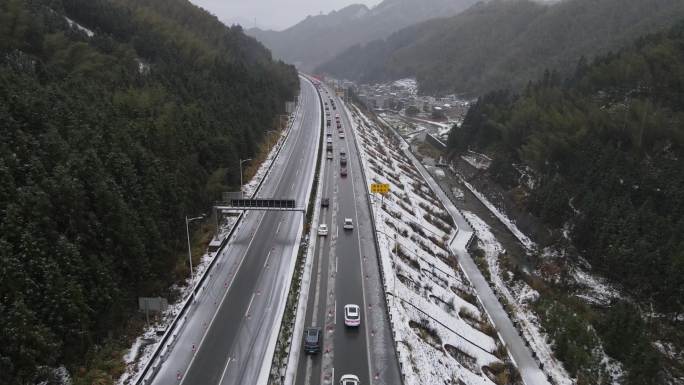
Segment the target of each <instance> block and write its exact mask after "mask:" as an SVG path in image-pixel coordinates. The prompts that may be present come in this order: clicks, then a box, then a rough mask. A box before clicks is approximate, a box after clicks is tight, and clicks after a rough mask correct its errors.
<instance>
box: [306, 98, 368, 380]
mask: <svg viewBox="0 0 684 385" xmlns="http://www.w3.org/2000/svg"><path fill="white" fill-rule="evenodd" d="M317 88H319V87H317ZM320 89H321V88H319V90H320ZM322 89H323V90H324V91H325V92H326V93H327V92H328V91H327V90H326V89H325V88H322ZM324 108H325V120H326V125H325V128H326V135H325V137H326V159H328V160H333V158H334V156H333V151H334V148H333V143H334V142H333V134H332V117H331V113H330V109H331V108H332V110H333V111H335V110H337V106H336V105H335V100H334V99H333V98H332V97H329V98H328V101H326V102H325V104H324ZM335 126H336V128H337V134H338V137H339V138H340V139H344V138H345V135H344V129H343V127H342V121H341V120H340V114H339V113H335ZM339 158H340V176H341V177H346V176H347V153H346V151H345V150H344V149H341V150H340V152H339ZM329 206H330V198H328V197H323V198H322V199H321V207H323V208H328V207H329ZM342 228H343V229H344V230H345V231H353V230H354V222H353V220H352V218H344V221H343V224H342ZM328 233H329V229H328V225H327V224H326V223H320V224H319V225H318V235H319V236H321V237H325V236H327V235H328ZM343 311H344V325H345V327H349V328H358V327H359V326H360V325H361V308H360V307H359V306H358V305H356V304H346V305H344V308H343ZM321 346H323V332H322V330H321V328H320V327H316V326H313V327H309V328H307V329H306V330H305V331H304V351H305V352H306V353H308V354H318V353H320V351H321ZM339 384H340V385H360V384H361V381H360V380H359V377H358V376H356V375H353V374H345V375H343V376H341V377H340V382H339Z"/></svg>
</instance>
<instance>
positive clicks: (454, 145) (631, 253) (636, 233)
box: [448, 23, 684, 384]
mask: <svg viewBox="0 0 684 385" xmlns="http://www.w3.org/2000/svg"><path fill="white" fill-rule="evenodd" d="M682 57H684V23H682V24H678V25H677V26H675V27H674V28H672V29H670V30H668V31H666V32H662V33H659V34H655V35H650V36H647V37H643V38H640V39H639V40H637V41H636V43H635V44H633V45H631V46H629V47H628V48H625V49H624V50H623V51H620V52H619V53H615V54H611V55H608V56H605V57H601V58H598V59H596V60H595V61H594V63H592V64H587V63H586V61H585V60H580V63H579V65H578V67H577V71H576V73H575V75H574V76H572V77H571V78H569V79H568V80H567V81H565V82H561V81H559V80H558V76H557V75H554V74H553V73H551V72H547V73H546V74H545V75H544V77H543V78H541V79H540V80H539V81H538V82H536V83H531V84H529V85H528V86H527V87H526V88H525V90H524V91H523V92H521V94H520V95H517V96H511V94H510V93H507V92H494V93H491V94H488V95H486V96H484V97H482V98H480V99H479V100H478V102H477V103H476V104H475V105H474V106H473V107H472V108H471V110H470V111H469V113H468V115H467V117H466V118H465V121H464V123H463V124H462V126H461V127H460V128H455V129H453V130H452V132H451V134H450V137H449V142H448V145H449V147H450V150H451V151H452V152H453V153H454V154H459V153H460V152H462V151H464V150H465V149H467V148H473V149H476V150H478V151H482V152H486V153H489V154H494V155H495V160H494V162H493V163H492V167H491V168H490V170H489V172H490V174H491V176H492V177H494V178H495V179H496V180H497V181H499V182H500V183H501V184H502V185H504V186H507V187H509V188H510V187H515V185H517V182H515V181H516V179H517V177H518V176H519V173H518V172H517V171H515V169H513V170H512V168H513V167H512V165H514V164H515V165H518V166H520V167H529V168H530V169H532V170H533V171H534V175H535V182H536V183H535V185H534V187H533V188H532V189H531V191H530V196H529V199H526V202H528V203H527V204H528V205H529V207H528V208H529V210H530V211H531V212H533V213H534V214H536V215H537V216H539V217H540V218H541V219H542V220H543V221H544V222H545V223H546V224H548V225H550V226H551V227H555V228H561V227H564V226H565V225H566V224H569V225H570V226H569V227H568V228H570V229H572V230H571V234H570V235H571V237H570V238H571V239H572V242H573V244H574V246H575V248H576V249H577V250H578V251H579V252H580V253H581V255H582V256H583V257H585V258H586V259H587V260H589V262H590V263H591V264H592V266H593V267H594V268H595V269H597V270H598V271H599V272H600V273H601V274H602V275H604V276H606V277H609V278H610V279H611V280H612V281H613V282H616V283H618V284H619V285H620V286H621V287H623V288H624V290H625V291H626V292H627V293H629V295H630V297H632V298H635V299H637V300H639V302H642V303H647V304H648V305H649V306H650V305H651V304H652V305H653V306H654V308H655V311H657V312H661V313H665V314H666V315H667V316H668V317H672V318H676V316H677V315H679V314H681V313H682V312H684V307H683V305H684V304H683V303H682V298H684V271H683V265H684V264H683V263H682V261H683V257H682V256H683V254H684V253H683V252H682V250H683V249H684V238H683V234H684V172H683V171H682V170H684V140H682V138H683V137H684V126H683V125H682V121H684V102H683V100H682V97H683V96H684V62H682V61H681V58H682ZM545 301H550V300H545ZM553 302H554V301H550V302H548V303H546V304H545V305H543V306H541V311H542V312H543V313H544V317H543V318H545V319H546V321H545V322H546V323H547V324H546V325H545V327H546V329H547V330H549V331H550V332H551V333H553V334H554V336H553V337H554V340H555V341H556V346H555V350H556V351H557V353H558V355H559V358H561V359H562V360H564V362H565V363H566V365H567V367H568V369H569V370H570V371H571V372H577V373H578V375H580V374H579V373H581V372H582V368H583V367H584V365H589V366H591V362H590V361H592V360H595V358H592V357H591V354H588V353H587V352H586V351H583V347H585V346H595V341H594V342H592V339H594V338H595V337H593V336H591V335H593V334H595V333H594V332H593V331H592V332H591V333H589V332H585V331H583V330H584V328H585V327H586V326H587V325H588V323H587V322H592V323H593V324H594V325H595V326H596V332H597V333H598V336H599V337H600V339H601V341H602V342H603V343H604V347H605V350H606V351H607V352H608V354H609V355H611V356H612V357H614V358H616V359H618V360H620V361H622V362H623V363H624V364H625V367H626V368H628V369H629V373H628V376H627V379H626V383H627V384H657V383H661V382H659V381H660V380H661V377H660V376H661V375H662V370H661V369H662V364H661V362H660V361H659V354H658V353H657V351H655V350H654V348H653V347H652V346H651V344H650V343H649V337H650V336H649V335H648V333H647V330H648V328H647V327H646V326H645V325H644V323H643V321H642V320H641V318H640V314H641V312H639V311H638V310H637V309H636V308H635V307H634V306H631V305H627V304H617V305H615V306H613V307H611V308H609V309H607V310H606V312H605V313H606V316H605V319H600V318H599V319H598V320H597V321H596V322H594V321H593V320H592V318H594V317H595V314H594V313H593V312H586V314H584V315H583V316H579V317H578V316H576V314H575V313H576V312H578V309H580V310H581V307H580V306H579V305H577V304H567V303H564V302H563V301H562V300H557V302H559V303H557V304H554V303H553ZM580 312H581V311H580ZM585 323H587V324H586V325H585ZM626 331H629V335H628V336H626V335H625V332H626ZM587 333H588V334H587ZM590 334H591V335H590ZM585 350H586V349H585ZM585 374H586V373H585ZM589 374H591V373H589ZM585 378H591V377H585Z"/></svg>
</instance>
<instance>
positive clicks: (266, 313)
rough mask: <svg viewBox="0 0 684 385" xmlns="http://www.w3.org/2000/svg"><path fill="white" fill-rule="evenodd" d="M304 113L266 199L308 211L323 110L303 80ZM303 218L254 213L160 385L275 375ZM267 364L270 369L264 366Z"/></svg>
mask: <svg viewBox="0 0 684 385" xmlns="http://www.w3.org/2000/svg"><path fill="white" fill-rule="evenodd" d="M300 83H301V93H300V97H299V101H300V108H299V112H298V114H297V116H296V117H295V122H294V124H293V127H292V131H291V132H290V134H289V136H288V138H287V140H286V142H285V144H284V146H283V148H282V150H281V152H280V154H279V155H278V158H277V159H276V160H275V163H274V165H273V168H272V169H271V172H270V174H269V176H268V179H267V180H265V181H264V183H263V185H262V187H261V190H260V191H259V194H258V195H259V197H261V198H266V197H274V198H282V199H295V201H296V204H297V206H298V207H306V205H307V202H306V200H307V199H308V197H309V193H310V190H311V186H312V182H313V176H314V175H313V174H314V171H315V164H316V163H315V161H316V155H317V151H316V149H317V145H318V140H319V137H320V125H321V109H320V103H319V98H318V95H317V92H316V90H315V89H314V87H313V85H312V84H311V83H310V82H309V81H307V80H304V79H303V78H302V79H300ZM303 220H304V218H303V214H302V213H301V212H274V211H271V212H258V211H254V212H248V213H247V214H246V215H245V217H244V218H243V220H242V223H241V224H240V227H239V228H238V229H237V231H236V232H235V233H234V234H233V238H232V240H231V241H230V242H229V244H228V246H227V247H226V248H225V249H224V250H223V252H222V253H221V254H220V255H218V256H217V257H216V258H220V259H219V260H218V261H217V262H216V265H215V267H214V270H213V271H212V272H211V276H210V277H209V279H208V280H207V283H206V284H205V287H204V289H203V290H202V291H201V292H200V294H198V295H197V297H196V298H195V301H196V303H195V305H194V306H193V309H192V310H190V311H189V313H188V314H187V315H186V317H187V318H186V321H185V323H184V326H183V330H182V334H181V335H180V336H179V338H178V339H177V340H176V341H177V342H176V343H175V345H174V346H173V349H172V350H171V351H170V352H169V353H168V357H167V359H166V360H165V362H164V364H163V365H162V368H161V369H160V371H159V373H158V374H157V376H156V377H155V378H154V381H153V384H159V385H162V384H164V385H165V384H187V385H192V384H203V385H229V384H254V383H256V382H257V380H258V378H259V377H260V375H261V374H262V373H263V371H262V369H264V368H265V370H268V369H269V368H270V364H271V354H272V349H273V347H274V345H273V343H274V338H273V337H274V336H275V335H277V333H278V330H279V326H280V321H281V316H282V312H283V310H284V306H285V303H286V297H287V291H288V288H289V285H290V280H291V276H292V271H293V270H292V269H293V267H294V262H295V259H296V256H297V251H298V250H297V249H298V245H299V237H300V236H301V234H302V226H303ZM264 363H265V365H264Z"/></svg>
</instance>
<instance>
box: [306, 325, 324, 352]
mask: <svg viewBox="0 0 684 385" xmlns="http://www.w3.org/2000/svg"><path fill="white" fill-rule="evenodd" d="M321 339H322V335H321V328H316V327H311V328H307V329H306V330H305V331H304V351H305V352H307V353H318V352H320V351H321Z"/></svg>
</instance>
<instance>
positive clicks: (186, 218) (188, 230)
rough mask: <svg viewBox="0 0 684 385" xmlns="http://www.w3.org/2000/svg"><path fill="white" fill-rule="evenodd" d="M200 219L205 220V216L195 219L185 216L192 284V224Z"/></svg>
mask: <svg viewBox="0 0 684 385" xmlns="http://www.w3.org/2000/svg"><path fill="white" fill-rule="evenodd" d="M199 219H204V215H202V216H199V217H195V218H189V219H188V216H187V215H186V216H185V235H187V238H188V263H189V264H190V282H192V279H193V276H192V249H191V248H190V225H189V224H190V222H192V221H196V220H199Z"/></svg>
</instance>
